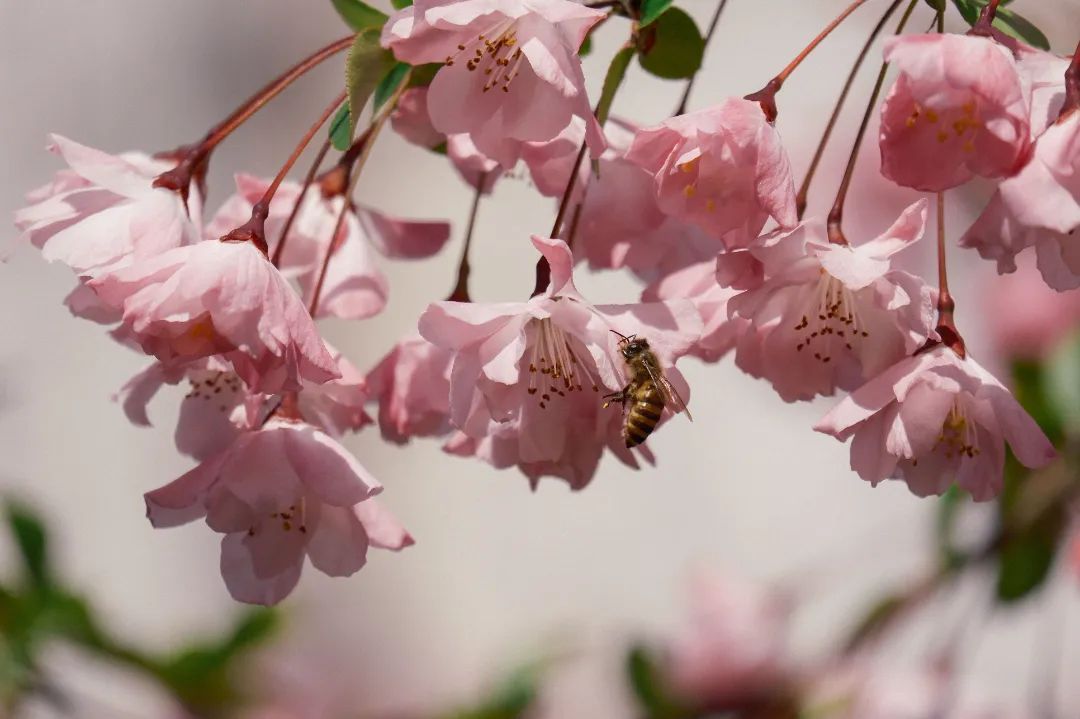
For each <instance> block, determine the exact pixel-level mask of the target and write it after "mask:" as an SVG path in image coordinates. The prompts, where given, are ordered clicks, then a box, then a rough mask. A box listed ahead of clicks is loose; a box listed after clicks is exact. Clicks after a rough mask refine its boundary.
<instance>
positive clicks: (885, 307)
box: [717, 200, 933, 402]
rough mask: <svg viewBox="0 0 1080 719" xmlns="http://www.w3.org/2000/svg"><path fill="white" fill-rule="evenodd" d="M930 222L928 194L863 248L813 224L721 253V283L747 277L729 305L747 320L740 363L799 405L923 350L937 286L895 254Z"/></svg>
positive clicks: (733, 312) (856, 383) (738, 352)
mask: <svg viewBox="0 0 1080 719" xmlns="http://www.w3.org/2000/svg"><path fill="white" fill-rule="evenodd" d="M925 222H926V201H925V200H920V201H918V202H917V203H915V204H914V205H912V206H911V207H909V208H908V209H907V210H905V211H904V213H903V214H902V215H901V216H900V218H899V219H897V221H896V222H895V223H893V226H892V227H890V228H889V229H888V230H886V231H885V233H884V234H882V235H880V236H879V237H876V238H874V239H872V240H870V241H868V242H864V243H861V244H859V245H854V246H849V245H837V244H831V243H829V242H828V241H827V240H826V239H825V232H824V227H822V225H821V223H820V222H816V221H811V222H804V223H801V224H800V225H798V226H797V227H796V228H795V229H793V230H777V231H776V232H774V233H772V234H770V235H766V236H764V237H763V238H761V240H759V241H758V243H757V244H755V245H752V246H751V247H750V248H749V249H748V250H742V251H737V252H731V253H726V254H722V255H720V256H719V257H718V258H717V270H718V275H719V276H720V278H721V279H722V280H723V281H722V282H721V284H725V285H729V286H732V282H733V280H731V279H729V278H730V277H736V276H740V277H741V276H742V275H747V277H745V278H743V279H741V280H737V282H740V283H741V286H743V287H749V289H747V290H746V291H744V292H741V293H739V294H738V295H736V296H735V297H732V298H731V299H730V300H729V301H728V308H729V311H730V313H731V316H732V317H742V318H743V319H745V320H747V321H748V322H749V326H748V328H747V329H746V330H745V331H744V332H743V333H742V334H741V335H740V336H739V338H738V347H737V349H736V363H737V364H738V365H739V367H740V368H741V369H742V370H743V371H745V372H747V373H749V374H751V375H753V376H754V377H762V378H764V379H767V380H769V381H770V382H771V383H772V385H773V387H774V388H775V389H776V391H777V392H778V393H779V394H780V396H781V397H782V398H783V399H784V400H785V401H787V402H791V401H794V400H800V399H802V400H805V399H811V398H813V397H814V396H815V395H830V394H832V393H833V392H835V391H836V390H837V389H848V390H850V389H854V388H855V387H857V386H859V385H860V384H861V383H862V382H863V381H865V379H867V378H869V377H873V376H874V375H876V374H877V373H878V372H881V371H882V370H884V369H885V368H886V367H888V366H889V365H891V364H893V363H894V362H896V361H897V360H899V359H900V358H902V357H904V356H905V355H907V354H910V353H911V352H913V351H914V350H915V349H917V348H918V347H920V346H921V345H922V344H923V343H924V342H925V341H926V338H927V337H928V336H929V334H930V332H931V328H932V322H933V306H932V292H931V290H930V289H929V288H928V287H927V286H926V285H925V284H924V283H923V282H922V280H920V279H919V278H917V277H915V276H914V275H912V274H910V273H908V272H904V271H903V270H898V269H894V268H893V267H892V260H891V257H892V255H894V254H895V253H897V252H899V251H900V250H902V249H904V248H905V247H907V246H909V245H910V244H911V243H913V242H915V241H916V240H918V239H919V238H920V237H921V236H922V234H923V228H924V225H925ZM758 272H760V273H762V276H763V278H764V279H763V280H759V279H758V277H757V273H758ZM740 273H742V274H740ZM734 286H735V287H737V288H738V287H739V286H740V285H739V284H736V285H734Z"/></svg>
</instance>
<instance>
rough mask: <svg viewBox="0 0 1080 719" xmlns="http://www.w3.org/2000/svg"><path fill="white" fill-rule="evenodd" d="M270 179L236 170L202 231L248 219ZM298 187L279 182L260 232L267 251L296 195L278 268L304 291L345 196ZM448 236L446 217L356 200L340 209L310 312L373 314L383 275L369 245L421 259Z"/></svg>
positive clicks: (221, 231) (382, 302) (385, 290)
mask: <svg viewBox="0 0 1080 719" xmlns="http://www.w3.org/2000/svg"><path fill="white" fill-rule="evenodd" d="M269 185H270V180H267V179H261V178H257V177H253V176H250V175H244V174H241V175H237V177H236V188H237V192H236V194H234V195H233V196H232V197H230V198H229V199H228V200H226V202H225V203H224V204H223V205H222V207H221V209H220V210H219V211H218V212H217V214H216V215H215V216H214V218H213V220H211V222H210V224H209V225H208V227H207V234H208V235H209V236H210V237H211V238H217V237H221V236H223V235H225V234H227V233H228V232H229V230H231V229H233V228H234V227H239V226H240V225H242V224H243V223H244V222H246V221H247V219H248V218H249V217H250V216H251V208H252V206H253V205H254V204H255V203H256V202H258V201H259V199H260V198H261V197H262V196H263V193H264V192H265V191H266V189H267V187H269ZM301 189H302V187H301V185H300V184H299V183H296V182H292V181H285V182H283V183H282V184H281V186H280V187H279V188H278V190H277V193H276V194H275V195H274V201H273V202H272V203H270V215H269V216H268V217H267V219H266V234H267V240H268V242H269V244H270V246H271V252H273V249H274V248H275V246H276V244H277V243H278V242H280V241H281V231H282V230H283V229H284V224H285V222H286V220H287V219H288V216H289V215H290V214H291V213H292V210H293V208H295V207H296V203H297V201H299V202H300V208H299V209H298V210H297V215H296V220H295V222H294V223H293V226H292V228H291V229H290V231H289V238H288V240H287V241H286V243H285V249H284V251H283V252H282V254H281V269H282V271H283V272H284V273H285V274H286V275H287V276H288V277H295V278H296V280H297V281H298V282H299V284H300V288H301V290H302V292H303V294H304V296H305V297H309V296H310V295H311V293H312V291H313V288H314V286H315V284H316V282H317V281H318V276H319V272H320V271H321V269H322V264H323V260H324V259H325V255H326V252H327V249H328V246H329V244H330V240H331V236H332V235H333V233H334V227H336V225H337V218H338V214H339V213H340V212H341V208H342V207H343V205H344V204H345V198H344V197H341V196H335V197H330V198H327V197H324V196H323V194H322V192H320V190H319V188H318V187H313V188H311V189H309V190H308V192H307V193H305V194H304V197H303V199H300V192H301ZM449 237H450V225H449V224H448V223H446V222H442V221H426V220H405V219H400V218H397V217H393V216H390V215H387V214H384V213H382V212H378V211H377V210H373V209H371V208H368V207H363V206H361V205H356V204H355V203H354V204H353V205H352V207H351V208H350V210H349V211H347V212H346V213H345V219H344V222H343V224H342V228H341V232H340V233H339V234H338V236H337V238H336V244H335V249H334V255H333V257H331V259H330V264H329V265H328V267H327V273H326V279H325V281H324V283H323V287H322V291H321V292H320V294H319V306H318V308H316V312H315V316H316V317H328V316H332V317H340V318H342V319H364V318H366V317H371V316H372V315H375V314H378V313H379V312H380V311H382V309H383V307H385V306H386V299H387V296H388V294H389V283H388V282H387V280H386V277H385V276H384V275H383V273H382V271H381V270H380V269H379V267H378V263H377V262H376V259H375V251H378V252H379V253H380V254H382V255H384V256H386V257H390V258H395V259H420V258H424V257H430V256H431V255H433V254H435V253H436V252H438V251H439V250H440V249H442V247H443V245H445V244H446V241H447V240H448V239H449Z"/></svg>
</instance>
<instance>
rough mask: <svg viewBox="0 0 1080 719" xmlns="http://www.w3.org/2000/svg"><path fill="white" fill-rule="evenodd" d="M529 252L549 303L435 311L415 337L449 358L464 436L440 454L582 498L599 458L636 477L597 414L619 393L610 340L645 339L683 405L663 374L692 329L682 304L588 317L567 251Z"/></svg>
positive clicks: (455, 412) (619, 370) (453, 414)
mask: <svg viewBox="0 0 1080 719" xmlns="http://www.w3.org/2000/svg"><path fill="white" fill-rule="evenodd" d="M533 244H534V245H535V246H536V248H537V249H538V250H539V251H540V252H542V253H543V254H544V256H545V257H546V258H547V259H548V262H549V264H550V266H551V283H550V285H549V287H548V289H547V291H546V292H544V293H542V294H540V295H537V296H536V297H533V298H532V299H530V300H529V301H528V302H506V303H501V304H480V303H460V302H438V303H435V304H432V305H430V306H429V307H428V309H427V310H426V311H425V312H424V314H423V315H422V316H421V318H420V334H421V335H423V337H424V338H425V339H427V340H428V341H429V342H431V343H432V344H434V345H436V346H438V347H441V348H443V349H445V350H448V351H450V352H451V353H453V355H454V363H453V368H452V371H451V375H450V420H451V422H452V424H453V425H454V426H455V427H457V428H458V429H459V430H460V431H461V433H462V435H463V436H454V437H452V438H451V440H450V443H449V444H448V447H447V449H448V451H451V452H452V453H455V454H476V455H477V456H479V457H481V458H482V459H485V460H486V461H489V462H490V463H492V464H494V465H495V466H511V465H516V466H519V467H521V468H522V469H523V471H525V472H526V474H528V475H529V476H530V477H538V476H539V475H540V474H552V475H555V476H560V477H564V478H567V479H568V481H570V482H571V485H572V486H574V487H575V488H579V487H581V486H584V484H585V483H587V482H588V480H589V479H590V478H591V477H592V473H593V472H594V471H595V467H596V462H597V460H598V459H599V455H600V453H601V452H602V450H603V447H604V446H608V447H610V448H611V449H612V450H613V451H614V452H615V454H616V455H617V456H619V457H620V459H623V460H624V461H626V462H627V463H631V464H633V465H635V466H636V460H634V459H633V456H632V455H631V454H630V453H629V452H628V451H627V449H626V447H625V443H624V440H623V439H622V437H621V436H620V434H619V433H620V429H621V417H620V413H619V411H618V409H615V408H608V409H607V410H604V409H603V408H602V403H603V399H602V397H603V395H604V394H605V393H608V392H615V391H617V390H620V389H622V387H623V385H624V384H625V381H624V379H623V361H622V360H621V358H620V357H619V355H618V352H617V344H618V339H619V338H618V337H617V336H616V335H615V334H614V333H613V332H612V330H616V331H618V332H621V333H623V334H637V335H639V336H642V337H646V338H647V339H648V340H649V342H650V345H651V347H652V349H653V351H654V352H655V353H656V355H657V356H658V358H659V360H660V362H661V363H662V364H663V365H664V366H665V367H666V368H670V369H669V370H668V376H669V378H670V379H671V381H672V382H673V383H676V384H677V386H679V388H680V394H682V390H685V384H684V383H683V381H682V378H681V376H680V375H679V374H678V373H677V371H676V370H675V369H674V368H673V367H671V365H672V364H673V362H674V359H675V358H676V357H679V356H681V355H682V354H685V353H686V351H687V350H688V349H689V348H690V346H691V345H692V344H693V342H694V341H695V340H697V338H698V336H699V334H700V331H701V322H700V319H699V317H698V315H697V312H696V311H695V310H694V308H693V305H691V304H690V303H689V302H685V301H684V302H658V303H647V304H638V305H622V306H615V305H610V306H597V307H594V306H593V305H591V304H589V303H588V302H587V301H586V300H585V299H584V298H583V297H582V296H581V294H580V293H579V292H578V291H577V289H576V288H575V286H574V283H573V277H572V274H571V269H572V266H573V255H572V254H571V253H570V251H569V249H568V248H567V246H566V244H565V243H564V242H562V241H561V240H550V239H544V238H540V237H534V238H533ZM682 396H683V398H684V399H687V397H686V395H685V394H683V395H682Z"/></svg>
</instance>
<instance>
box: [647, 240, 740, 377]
mask: <svg viewBox="0 0 1080 719" xmlns="http://www.w3.org/2000/svg"><path fill="white" fill-rule="evenodd" d="M741 291H742V290H741V289H737V288H735V287H725V286H723V285H721V284H720V283H719V282H717V279H716V260H706V261H705V262H699V263H697V264H696V265H690V266H689V267H686V268H683V269H681V270H677V271H675V272H672V273H671V274H669V275H667V276H665V277H663V278H662V279H660V280H659V281H657V282H655V283H653V284H652V285H649V286H648V287H646V288H645V290H644V291H643V292H642V294H641V299H642V301H643V302H656V301H664V300H678V299H687V300H690V301H691V302H693V303H694V307H696V308H697V311H698V314H699V315H700V316H701V321H702V324H703V328H702V331H701V337H700V339H698V341H697V342H695V343H694V345H693V346H692V347H691V348H690V351H689V352H688V354H691V355H693V356H694V357H697V358H699V359H702V360H704V361H706V362H716V361H717V360H719V359H720V358H721V357H723V356H724V355H726V354H727V353H728V352H730V351H731V350H733V349H735V344H736V342H737V341H738V339H739V337H740V336H741V334H742V333H743V332H744V331H745V330H746V328H747V327H748V326H749V324H750V323H749V322H748V321H747V320H746V319H744V318H743V317H738V316H735V317H732V316H731V314H730V313H729V311H728V303H729V302H730V301H731V298H732V297H734V296H735V295H737V294H739V293H740V292H741Z"/></svg>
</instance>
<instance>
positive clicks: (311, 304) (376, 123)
mask: <svg viewBox="0 0 1080 719" xmlns="http://www.w3.org/2000/svg"><path fill="white" fill-rule="evenodd" d="M408 84H409V83H408V82H407V81H405V82H402V83H401V85H399V86H398V89H397V91H396V92H395V93H394V95H393V96H392V97H391V98H390V99H389V100H388V101H387V102H386V105H385V106H384V107H383V109H382V112H381V113H379V115H378V116H377V117H376V118H375V119H374V120H373V121H372V123H371V125H369V126H368V129H367V130H365V131H364V133H363V134H362V135H360V137H358V138H356V140H354V141H353V144H352V145H351V146H350V147H349V149H348V150H347V151H346V153H345V155H344V156H343V157H342V160H345V158H346V157H348V158H349V162H351V163H352V166H351V167H347V166H343V165H341V164H340V163H339V165H338V167H335V168H334V169H333V170H331V171H330V172H331V173H334V172H336V171H338V170H342V169H344V170H345V171H346V172H347V173H348V182H347V184H346V186H345V189H344V192H343V193H342V194H343V195H344V200H345V201H344V202H343V203H342V205H341V211H340V212H338V216H337V222H335V223H334V233H333V234H332V235H330V242H329V243H328V245H327V247H326V254H325V255H323V260H322V265H321V266H320V267H319V277H318V279H317V280H316V281H315V288H314V289H313V290H312V292H311V299H310V300H309V301H308V312H309V313H310V314H311V316H312V317H314V316H315V311H316V310H317V309H318V307H319V298H320V297H321V296H322V290H323V284H325V282H326V271H327V270H328V269H329V267H330V259H331V258H332V257H333V256H334V253H335V252H337V248H338V241H339V239H340V235H341V227H342V225H344V224H345V213H346V212H348V211H349V210H351V209H352V194H353V190H354V189H355V188H356V183H357V181H358V180H359V179H360V174H361V172H362V171H363V169H364V165H366V164H367V161H368V158H369V157H370V156H371V148H373V147H374V146H375V138H377V137H378V136H379V132H380V131H381V130H382V128H383V125H385V124H386V121H387V120H388V119H389V118H390V113H391V112H393V111H394V108H395V107H396V106H397V101H398V98H399V97H401V93H402V92H403V91H404V90H405V87H406V86H407V85H408Z"/></svg>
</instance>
